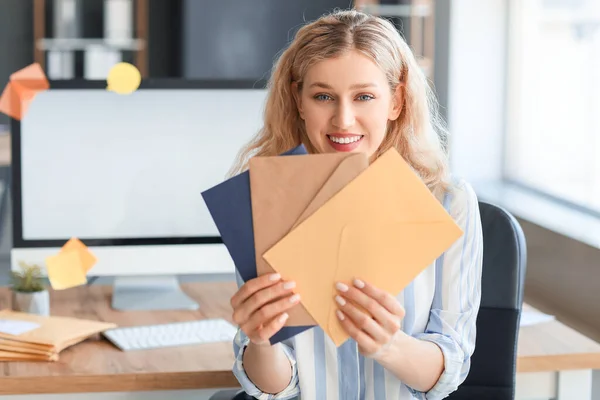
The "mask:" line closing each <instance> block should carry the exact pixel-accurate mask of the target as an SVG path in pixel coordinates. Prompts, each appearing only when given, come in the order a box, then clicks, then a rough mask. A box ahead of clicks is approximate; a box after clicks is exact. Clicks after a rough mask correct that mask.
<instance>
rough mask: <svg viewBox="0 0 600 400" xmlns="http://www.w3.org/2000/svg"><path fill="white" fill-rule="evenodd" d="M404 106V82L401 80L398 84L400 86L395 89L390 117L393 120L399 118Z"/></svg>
mask: <svg viewBox="0 0 600 400" xmlns="http://www.w3.org/2000/svg"><path fill="white" fill-rule="evenodd" d="M403 108H404V83H403V82H401V83H400V84H398V86H396V90H395V91H394V95H393V98H392V104H391V106H390V112H389V115H388V119H389V120H391V121H395V120H397V119H398V117H399V116H400V113H401V112H402V109H403Z"/></svg>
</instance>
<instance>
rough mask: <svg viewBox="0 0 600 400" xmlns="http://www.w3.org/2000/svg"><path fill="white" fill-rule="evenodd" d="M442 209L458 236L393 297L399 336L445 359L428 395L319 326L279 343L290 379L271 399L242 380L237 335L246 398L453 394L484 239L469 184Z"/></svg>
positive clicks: (470, 331)
mask: <svg viewBox="0 0 600 400" xmlns="http://www.w3.org/2000/svg"><path fill="white" fill-rule="evenodd" d="M444 207H445V208H446V210H447V211H448V213H449V214H450V215H451V216H452V217H453V218H454V220H455V221H456V223H457V224H458V225H459V226H460V227H461V228H462V230H463V232H464V235H463V236H462V237H461V238H460V239H459V240H458V241H456V242H455V243H454V244H453V245H452V246H451V247H450V248H449V249H448V250H447V251H446V252H444V253H443V254H442V255H441V256H440V257H439V258H438V259H437V260H436V261H435V262H434V263H433V264H432V265H431V266H429V267H428V268H427V269H426V270H424V271H423V272H422V273H421V274H420V275H419V276H418V277H417V278H416V279H415V280H414V281H413V282H412V283H411V284H410V285H408V286H407V287H406V288H405V289H404V290H403V291H402V292H401V293H400V294H399V295H398V297H397V299H398V301H399V302H400V303H401V304H402V305H403V306H404V308H405V311H406V315H405V317H404V320H403V322H402V330H403V331H404V332H405V333H406V334H408V335H411V336H414V337H416V338H418V339H422V340H429V341H431V342H433V343H435V344H437V345H438V346H439V347H440V348H441V350H442V353H443V355H444V366H445V368H444V372H443V373H442V375H441V377H440V379H439V380H438V382H437V383H436V384H435V386H434V387H433V388H432V389H431V390H430V391H429V392H427V393H422V392H417V391H415V390H413V389H412V388H410V387H408V386H407V385H405V384H403V383H402V382H401V381H400V380H399V379H398V378H397V377H396V376H395V375H393V374H392V373H391V372H390V371H388V370H386V369H385V368H383V367H382V366H381V365H380V364H379V363H377V362H376V361H374V360H372V359H370V358H365V357H363V356H362V355H361V354H360V353H359V352H358V350H357V345H356V342H355V341H354V340H353V339H349V340H348V341H347V342H345V343H344V344H343V345H342V346H340V347H339V348H336V346H335V345H334V344H333V342H332V341H331V340H330V339H329V337H328V336H327V335H325V334H324V332H323V330H322V329H321V328H320V327H318V326H317V327H314V328H312V329H310V330H307V331H304V332H302V333H301V334H299V335H296V336H295V337H293V338H291V339H289V340H287V341H284V342H282V343H283V348H284V350H285V353H286V355H287V357H288V358H289V360H290V363H291V365H292V380H291V381H290V383H289V385H288V386H287V387H286V388H285V389H284V390H283V391H282V392H280V393H277V394H268V393H264V392H262V391H261V390H260V389H258V388H257V387H256V386H255V385H254V384H253V383H252V381H251V380H250V379H249V378H248V376H247V375H246V373H245V371H244V366H243V364H242V356H243V352H244V349H245V346H246V345H247V344H248V341H249V340H248V338H247V337H246V335H245V334H244V333H243V332H242V331H241V330H238V333H237V335H236V337H235V339H234V343H233V347H234V352H235V356H236V361H235V364H234V366H233V372H234V374H235V376H236V377H237V379H238V381H239V382H240V384H241V386H242V388H243V389H244V390H245V391H246V393H248V394H250V395H252V396H254V397H256V398H258V399H260V400H263V399H264V400H267V399H290V398H295V397H297V396H299V397H301V398H302V399H309V400H312V399H316V400H322V399H327V400H338V399H339V400H355V399H356V400H359V399H360V400H362V399H366V400H371V399H372V400H408V399H411V400H412V399H427V400H437V399H443V398H445V397H447V396H448V395H449V394H450V393H452V392H453V391H455V390H456V389H457V388H458V386H459V385H460V384H461V383H462V382H463V381H464V380H465V378H466V376H467V374H468V372H469V367H470V357H471V355H472V354H473V350H474V348H475V334H476V332H475V330H476V328H475V322H476V319H477V313H478V311H479V304H480V299H481V267H482V259H483V240H482V232H481V219H480V215H479V206H478V202H477V197H476V195H475V192H474V191H473V189H472V187H471V186H470V185H469V184H468V183H466V182H464V181H461V182H458V183H456V184H455V185H454V186H453V187H452V190H450V191H449V193H448V194H447V195H446V196H445V198H444ZM238 283H239V277H238Z"/></svg>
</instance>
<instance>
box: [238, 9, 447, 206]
mask: <svg viewBox="0 0 600 400" xmlns="http://www.w3.org/2000/svg"><path fill="white" fill-rule="evenodd" d="M351 50H355V51H358V52H360V53H362V54H363V55H366V56H368V57H369V58H370V59H372V60H373V61H374V62H375V63H376V64H377V65H378V66H379V67H380V68H381V69H382V71H384V72H385V74H386V76H387V79H388V82H389V85H390V90H391V91H392V93H394V92H395V91H396V88H397V86H398V85H400V84H402V85H403V90H404V93H403V94H404V96H403V99H404V105H403V108H402V111H401V114H400V116H399V117H398V119H396V120H394V121H388V131H387V133H386V136H385V138H384V140H383V142H382V143H381V145H380V147H379V149H378V150H377V152H376V153H375V154H374V158H376V157H379V156H380V155H381V154H383V153H384V152H385V151H387V150H388V149H390V148H391V147H395V148H396V149H397V150H398V152H399V153H400V155H401V156H402V157H403V158H404V159H405V160H406V161H407V162H408V164H409V165H410V166H411V167H412V168H413V170H414V171H415V172H416V173H417V174H418V175H419V176H420V177H421V179H422V180H423V181H424V182H425V184H426V185H427V186H428V187H429V189H430V190H431V191H432V192H434V193H436V194H440V193H441V192H443V191H444V190H446V189H447V187H448V181H447V179H448V173H447V170H448V163H447V155H446V151H445V149H446V140H447V131H446V129H445V127H444V124H443V121H442V119H441V118H440V117H439V114H438V103H437V99H436V98H435V95H434V93H433V91H432V90H431V88H430V86H429V84H428V81H427V78H426V76H425V75H424V73H423V72H422V70H421V68H420V66H419V65H418V63H417V60H416V59H415V57H414V55H413V53H412V51H411V49H410V48H409V46H408V45H407V43H406V42H405V41H404V40H403V39H402V37H401V36H400V34H399V32H398V31H397V30H396V28H395V27H394V26H393V25H392V23H390V22H389V21H388V20H386V19H383V18H380V17H376V16H372V15H369V14H365V13H363V12H360V11H357V10H341V11H334V12H332V13H330V14H327V15H324V16H322V17H320V18H319V19H317V20H316V21H313V22H311V23H308V24H306V25H304V26H303V27H302V28H300V29H299V31H298V33H297V34H296V36H295V38H294V40H293V41H292V42H291V43H290V45H289V46H288V47H287V48H286V49H285V50H284V51H283V52H282V53H281V55H280V57H279V59H278V60H277V62H276V63H275V65H274V69H273V71H272V75H271V77H270V79H269V81H268V83H267V90H268V94H267V100H266V104H265V110H264V126H263V127H262V128H261V129H260V130H259V132H258V133H257V134H256V136H255V137H254V138H253V139H252V140H251V141H250V142H249V143H248V144H247V145H246V146H245V147H244V148H242V149H241V150H240V152H239V154H238V157H237V160H236V163H235V165H234V166H233V168H232V170H231V171H230V174H235V173H239V172H241V171H243V170H245V169H247V168H248V161H249V159H250V158H251V157H253V156H275V155H279V154H281V153H283V152H285V151H287V150H289V149H291V148H293V147H295V146H298V145H300V144H304V146H305V147H306V149H307V151H308V152H309V153H314V152H316V150H315V148H314V147H313V146H312V144H311V143H310V141H309V140H308V136H307V134H306V128H305V124H304V121H303V120H302V119H301V118H300V115H299V112H298V108H297V105H296V101H295V99H294V96H293V93H292V90H293V89H292V84H293V83H297V85H298V89H299V90H302V83H303V78H304V76H305V74H306V72H307V71H308V69H309V68H310V67H311V66H313V65H314V64H315V63H318V62H319V61H322V60H326V59H330V58H335V57H338V56H340V55H343V54H344V53H346V52H348V51H351Z"/></svg>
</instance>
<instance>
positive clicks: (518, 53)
mask: <svg viewBox="0 0 600 400" xmlns="http://www.w3.org/2000/svg"><path fill="white" fill-rule="evenodd" d="M336 7H337V8H348V7H357V8H360V9H363V10H365V11H367V12H370V13H373V14H377V15H381V16H385V17H387V18H390V19H391V20H392V21H393V22H394V23H395V25H396V27H397V28H398V30H399V31H400V32H401V34H402V35H403V36H404V37H405V38H406V40H407V41H408V42H409V43H410V45H411V47H412V48H413V50H414V52H415V54H416V55H417V56H418V58H419V60H420V62H421V66H422V68H423V69H424V70H425V72H426V74H427V76H428V77H429V78H430V81H431V84H432V86H433V87H434V88H435V91H436V93H437V95H438V99H439V102H440V107H441V112H442V115H443V116H444V118H445V119H446V121H447V124H448V127H449V130H450V132H451V138H450V156H451V164H452V168H453V172H454V174H456V175H459V176H462V177H464V178H466V179H467V180H468V181H470V182H471V183H472V184H473V185H474V186H475V188H476V190H477V192H478V195H479V196H480V198H482V199H485V200H488V201H491V202H495V203H497V204H499V205H502V206H504V207H506V208H507V209H508V210H509V211H510V212H512V213H513V214H514V215H515V216H516V217H517V218H518V219H519V222H521V224H522V227H523V229H524V231H525V235H526V238H527V243H528V268H527V278H526V286H525V299H526V301H527V302H528V303H530V304H532V305H534V306H536V307H538V308H539V309H541V310H543V311H545V312H547V313H550V314H552V315H555V316H556V317H557V318H558V319H560V320H561V321H563V322H564V323H565V324H567V325H569V326H571V327H574V328H576V329H577V330H578V331H580V332H582V333H584V334H585V335H587V336H589V337H591V338H594V339H595V340H597V341H600V1H598V0H412V1H411V0H380V1H372V0H369V1H367V0H360V1H359V0H356V1H355V2H349V1H348V0H285V1H282V0H251V1H248V0H218V1H208V0H0V87H3V86H4V85H5V84H6V83H7V81H8V79H9V76H10V74H11V73H13V72H15V71H17V70H19V69H21V68H23V67H25V66H27V65H29V64H31V63H33V62H38V63H40V64H41V65H42V66H43V68H44V70H45V71H46V74H47V76H48V78H49V79H52V80H70V79H93V80H98V79H105V78H106V75H107V72H108V70H109V68H110V67H111V66H112V65H114V64H115V63H116V62H119V61H127V62H131V63H133V64H135V65H136V66H137V67H138V69H139V70H140V72H141V73H142V76H143V77H144V78H173V79H181V80H194V79H207V80H212V79H214V80H223V79H250V80H257V81H258V80H262V79H266V78H267V77H268V76H269V73H270V69H271V66H272V64H273V61H274V59H275V58H276V56H277V55H278V53H279V52H280V51H281V50H282V49H283V48H284V47H285V46H286V44H287V43H288V42H289V41H290V40H291V39H292V37H293V35H294V33H295V32H296V30H297V29H298V28H299V27H300V26H301V24H302V23H303V22H306V21H310V20H313V19H315V18H317V17H318V16H320V15H321V14H323V13H325V12H328V11H331V10H332V9H333V8H336ZM8 124H9V120H8V118H7V117H6V116H4V115H0V132H2V136H1V138H0V139H1V140H2V142H1V149H0V154H1V156H0V163H2V165H3V169H2V171H3V175H2V178H3V180H2V182H3V186H2V190H3V192H4V193H7V191H8V189H9V181H8V180H7V177H8V171H9V169H10V151H9V150H10V149H9V147H10V133H9V128H8ZM3 199H4V201H3V205H2V213H3V219H2V221H3V222H2V226H3V230H2V237H1V238H0V240H1V246H0V247H1V249H0V283H1V282H6V281H2V279H3V278H4V276H5V275H8V270H9V266H8V265H9V264H8V263H9V260H8V257H9V250H10V246H11V237H10V229H9V225H10V220H11V218H10V217H11V216H10V207H9V206H7V204H6V203H7V202H8V199H7V197H6V196H3ZM596 381H597V382H598V381H600V379H598V378H596Z"/></svg>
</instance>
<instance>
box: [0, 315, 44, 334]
mask: <svg viewBox="0 0 600 400" xmlns="http://www.w3.org/2000/svg"><path fill="white" fill-rule="evenodd" d="M39 327H40V324H36V323H35V322H30V321H17V320H11V319H0V332H2V333H7V334H9V335H20V334H22V333H25V332H29V331H32V330H34V329H35V328H39Z"/></svg>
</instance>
